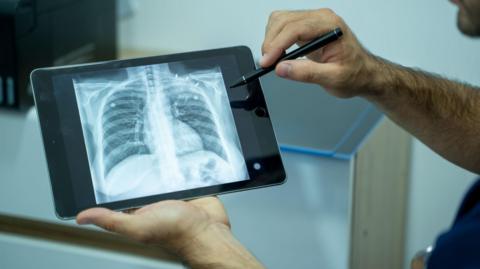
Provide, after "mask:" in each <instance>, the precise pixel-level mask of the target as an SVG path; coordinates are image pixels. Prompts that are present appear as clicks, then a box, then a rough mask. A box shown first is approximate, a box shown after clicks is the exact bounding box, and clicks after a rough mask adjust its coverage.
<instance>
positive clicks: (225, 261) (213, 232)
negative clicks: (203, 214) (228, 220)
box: [178, 225, 264, 269]
mask: <svg viewBox="0 0 480 269" xmlns="http://www.w3.org/2000/svg"><path fill="white" fill-rule="evenodd" d="M178 255H179V256H180V259H182V260H183V261H184V263H185V265H187V266H188V267H189V268H193V269H203V268H208V269H216V268H222V269H237V268H238V269H240V268H251V269H260V268H264V267H263V266H262V264H260V262H258V260H257V259H256V258H255V257H254V256H253V255H252V254H250V253H249V252H248V250H247V249H245V247H243V246H242V245H241V244H240V242H238V240H237V239H235V238H234V236H233V235H232V233H231V231H230V230H229V229H228V228H227V227H226V226H218V225H213V226H210V227H209V228H208V230H206V231H205V232H204V233H201V234H199V235H198V236H197V237H195V239H194V240H193V242H191V243H190V244H188V245H186V246H185V247H183V248H182V249H181V251H180V252H179V253H178Z"/></svg>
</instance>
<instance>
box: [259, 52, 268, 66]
mask: <svg viewBox="0 0 480 269" xmlns="http://www.w3.org/2000/svg"><path fill="white" fill-rule="evenodd" d="M267 59H268V53H265V54H263V55H262V58H260V65H261V66H265V62H266V61H267Z"/></svg>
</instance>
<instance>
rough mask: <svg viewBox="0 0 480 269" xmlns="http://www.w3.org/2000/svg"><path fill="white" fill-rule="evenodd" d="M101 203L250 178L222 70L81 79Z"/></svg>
mask: <svg viewBox="0 0 480 269" xmlns="http://www.w3.org/2000/svg"><path fill="white" fill-rule="evenodd" d="M73 85H74V89H75V95H76V98H77V104H78V108H79V112H80V120H81V124H82V129H83V135H84V140H85V146H86V147H87V155H88V159H89V164H90V171H91V176H92V183H93V188H94V193H95V199H96V202H97V203H98V204H100V203H107V202H114V201H119V200H125V199H131V198H138V197H145V196H150V195H156V194H162V193H168V192H174V191H180V190H186V189H192V188H198V187H205V186H211V185H217V184H223V183H228V182H235V181H241V180H247V179H248V172H247V168H246V166H245V160H244V158H243V155H242V152H241V148H240V141H239V138H238V134H237V131H236V128H235V123H234V119H233V115H232V111H231V109H230V105H229V100H228V97H227V95H226V89H225V84H224V81H223V77H222V73H221V70H220V67H215V68H208V69H192V68H191V67H188V66H187V65H183V64H182V63H165V64H157V65H148V66H139V67H129V68H122V69H115V70H111V71H100V72H96V73H88V74H83V75H77V76H75V77H74V79H73Z"/></svg>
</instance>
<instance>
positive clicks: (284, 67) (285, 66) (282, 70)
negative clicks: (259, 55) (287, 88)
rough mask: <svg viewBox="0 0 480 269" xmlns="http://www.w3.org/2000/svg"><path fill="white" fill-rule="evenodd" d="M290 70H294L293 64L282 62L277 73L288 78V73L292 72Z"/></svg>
mask: <svg viewBox="0 0 480 269" xmlns="http://www.w3.org/2000/svg"><path fill="white" fill-rule="evenodd" d="M290 70H292V65H291V64H289V63H280V64H279V65H278V70H277V74H278V75H279V76H280V77H282V78H286V77H288V74H289V73H290Z"/></svg>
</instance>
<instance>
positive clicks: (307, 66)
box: [275, 60, 335, 86]
mask: <svg viewBox="0 0 480 269" xmlns="http://www.w3.org/2000/svg"><path fill="white" fill-rule="evenodd" d="M275 72H276V73H277V75H278V76H280V77H283V78H287V79H291V80H296V81H302V82H307V83H316V84H320V85H322V86H329V85H328V81H329V79H330V80H331V79H333V78H334V73H335V66H334V64H330V63H327V64H323V63H317V62H314V61H311V60H292V61H283V62H280V63H279V64H278V65H277V67H276V69H275Z"/></svg>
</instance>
